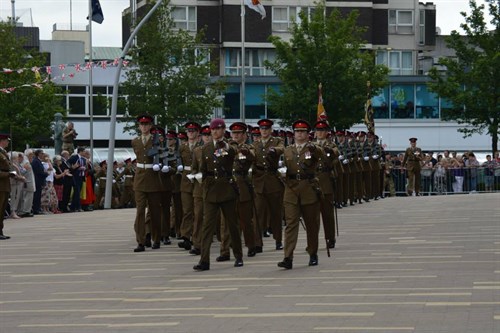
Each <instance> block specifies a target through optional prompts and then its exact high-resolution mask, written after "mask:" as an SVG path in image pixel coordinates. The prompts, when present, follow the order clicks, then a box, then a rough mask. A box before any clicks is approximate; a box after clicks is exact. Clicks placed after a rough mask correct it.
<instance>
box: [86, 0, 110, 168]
mask: <svg viewBox="0 0 500 333" xmlns="http://www.w3.org/2000/svg"><path fill="white" fill-rule="evenodd" d="M92 62H93V60H92V0H89V64H90V69H89V95H90V96H89V97H90V98H89V116H90V160H91V161H92V163H93V162H94V103H93V95H94V91H93V90H94V89H93V88H94V87H93V83H92V71H93V68H92V67H93V65H92ZM109 163H111V164H113V161H108V164H109ZM111 164H110V165H111Z"/></svg>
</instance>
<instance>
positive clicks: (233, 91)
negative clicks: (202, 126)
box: [224, 84, 240, 119]
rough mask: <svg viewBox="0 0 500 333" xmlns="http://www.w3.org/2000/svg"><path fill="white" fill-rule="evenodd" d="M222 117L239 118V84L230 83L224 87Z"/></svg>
mask: <svg viewBox="0 0 500 333" xmlns="http://www.w3.org/2000/svg"><path fill="white" fill-rule="evenodd" d="M224 118H226V119H239V118H240V85H238V84H232V85H228V86H227V88H226V94H225V95H224Z"/></svg>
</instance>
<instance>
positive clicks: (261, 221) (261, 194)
mask: <svg viewBox="0 0 500 333" xmlns="http://www.w3.org/2000/svg"><path fill="white" fill-rule="evenodd" d="M257 124H258V125H259V129H260V139H259V140H258V141H255V142H254V143H253V147H254V149H255V162H254V165H253V167H252V178H253V186H254V189H255V206H256V208H257V214H259V216H257V217H256V220H257V225H256V232H255V234H256V238H257V239H256V244H255V245H256V252H257V253H260V252H262V235H263V232H264V231H265V229H266V227H267V226H268V225H269V226H270V227H271V229H272V232H273V238H274V240H275V242H276V250H281V249H283V243H282V226H281V223H282V207H283V184H282V182H281V181H280V179H279V178H278V177H279V176H278V173H277V170H278V164H279V158H280V156H281V155H282V154H283V152H284V150H285V146H284V144H283V140H281V139H280V138H277V137H272V136H271V134H272V125H273V121H272V120H269V119H261V120H259V121H258V122H257Z"/></svg>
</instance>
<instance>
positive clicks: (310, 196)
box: [278, 120, 322, 269]
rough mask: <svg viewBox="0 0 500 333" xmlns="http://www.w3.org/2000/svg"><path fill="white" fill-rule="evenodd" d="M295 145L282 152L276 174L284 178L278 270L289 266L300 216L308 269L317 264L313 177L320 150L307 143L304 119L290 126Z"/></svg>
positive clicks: (316, 196) (317, 201)
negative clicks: (281, 254)
mask: <svg viewBox="0 0 500 333" xmlns="http://www.w3.org/2000/svg"><path fill="white" fill-rule="evenodd" d="M292 128H293V131H294V138H295V143H294V144H293V145H290V146H288V147H287V148H286V149H285V152H284V157H285V161H284V162H285V166H284V167H283V168H281V169H280V173H281V174H282V175H285V177H286V179H285V184H286V186H285V194H284V197H283V201H284V207H285V220H286V227H285V258H284V259H283V261H280V262H279V263H278V267H282V268H285V269H291V268H292V267H293V251H294V250H295V247H296V246H297V238H298V235H299V228H300V222H299V220H300V217H302V218H303V220H304V223H305V227H306V233H307V252H308V253H309V266H316V265H317V264H318V235H319V219H320V218H319V212H320V202H321V189H320V187H319V181H318V179H317V178H316V174H315V173H316V169H317V167H318V161H319V159H320V158H321V157H322V150H321V148H320V147H317V146H316V145H315V144H313V143H310V142H308V141H307V140H308V132H309V130H310V129H311V126H310V125H309V124H308V123H307V122H306V121H305V120H297V121H296V122H294V123H293V125H292Z"/></svg>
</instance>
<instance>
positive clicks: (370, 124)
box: [365, 81, 375, 133]
mask: <svg viewBox="0 0 500 333" xmlns="http://www.w3.org/2000/svg"><path fill="white" fill-rule="evenodd" d="M366 87H367V93H366V102H365V125H366V129H367V131H368V132H373V133H375V119H374V118H373V106H372V98H371V85H370V81H368V82H367V83H366Z"/></svg>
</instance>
